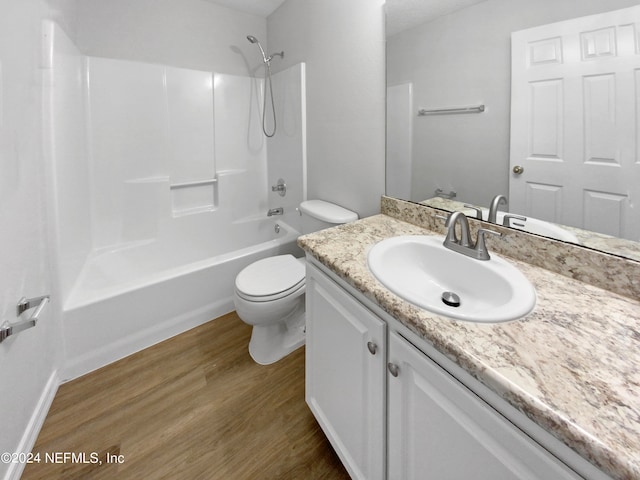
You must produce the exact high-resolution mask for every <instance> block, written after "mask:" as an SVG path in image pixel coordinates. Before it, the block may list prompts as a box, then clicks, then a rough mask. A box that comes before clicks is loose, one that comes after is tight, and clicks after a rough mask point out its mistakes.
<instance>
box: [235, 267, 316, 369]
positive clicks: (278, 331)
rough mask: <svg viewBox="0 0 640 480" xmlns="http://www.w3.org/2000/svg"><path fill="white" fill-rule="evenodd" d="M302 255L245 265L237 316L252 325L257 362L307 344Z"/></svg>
mask: <svg viewBox="0 0 640 480" xmlns="http://www.w3.org/2000/svg"><path fill="white" fill-rule="evenodd" d="M304 275H305V263H304V259H303V258H295V257H294V256H293V255H277V256H274V257H268V258H264V259H262V260H258V261H257V262H254V263H252V264H251V265H249V266H248V267H246V268H245V269H243V270H242V271H241V272H240V273H239V274H238V276H237V277H236V284H235V295H234V299H233V302H234V304H235V307H236V312H237V314H238V316H239V317H240V318H241V319H242V320H243V321H244V322H245V323H247V324H249V325H252V326H253V330H252V332H251V340H250V342H249V354H250V355H251V358H253V359H254V360H255V362H256V363H259V364H261V365H268V364H270V363H274V362H276V361H278V360H280V359H281V358H283V357H285V356H286V355H288V354H289V353H291V352H293V351H294V350H295V349H297V348H298V347H301V346H302V345H304V290H305V283H304Z"/></svg>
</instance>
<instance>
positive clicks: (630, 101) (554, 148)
mask: <svg viewBox="0 0 640 480" xmlns="http://www.w3.org/2000/svg"><path fill="white" fill-rule="evenodd" d="M639 26H640V6H638V7H632V8H627V9H623V10H617V11H614V12H608V13H604V14H600V15H593V16H589V17H582V18H578V19H574V20H568V21H565V22H559V23H555V24H551V25H544V26H541V27H536V28H531V29H528V30H523V31H520V32H515V33H513V34H512V89H511V92H512V99H511V100H512V107H511V108H512V111H511V122H512V123H511V133H512V134H511V165H510V167H511V169H513V167H514V166H516V165H519V166H522V167H524V172H523V173H522V174H520V175H518V174H515V173H511V176H510V181H509V195H510V204H511V211H513V212H514V213H519V214H522V215H529V216H533V217H537V218H541V219H543V220H548V221H552V222H556V223H561V224H565V225H571V226H575V227H579V228H584V229H587V230H594V231H598V232H601V233H606V234H610V235H614V236H619V237H623V238H628V239H631V240H640V222H637V221H635V222H634V221H633V217H634V212H635V211H637V209H638V208H640V205H637V204H638V202H639V201H640V198H639V197H640V157H639V153H638V150H639V149H638V138H639V137H640V134H639V133H640V127H639V125H638V118H637V117H638V112H639V111H640V99H639V98H638V94H637V92H638V91H640V90H639V88H640V83H639V82H640V80H639V78H640V77H639V75H638V72H639V71H640V49H639V48H638V45H639V43H638V32H639V31H640V28H638V27H639ZM635 216H636V217H637V213H636V214H635ZM634 223H635V224H634Z"/></svg>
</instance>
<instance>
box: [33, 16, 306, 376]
mask: <svg viewBox="0 0 640 480" xmlns="http://www.w3.org/2000/svg"><path fill="white" fill-rule="evenodd" d="M46 25H47V31H48V32H50V34H49V35H47V38H46V40H47V41H49V42H50V44H49V46H50V48H48V51H50V52H51V55H50V58H49V61H48V62H49V63H50V66H51V81H49V82H46V84H45V89H44V95H45V98H46V102H45V105H46V118H47V124H46V134H47V139H48V144H49V145H48V146H49V148H48V150H49V151H50V152H51V154H50V155H51V174H50V178H52V185H53V189H52V190H53V191H52V196H53V199H52V204H53V205H55V206H56V211H55V215H54V217H55V221H54V225H55V227H54V231H55V238H56V246H57V253H56V259H55V260H56V270H57V272H56V273H57V275H58V277H59V278H60V285H61V294H60V297H61V298H62V302H63V312H62V318H63V333H64V340H65V348H66V368H65V369H64V372H63V374H62V375H61V376H62V377H63V378H64V379H69V378H74V377H76V376H78V375H81V374H84V373H86V372H88V371H91V370H93V369H95V368H99V367H101V366H103V365H105V364H106V363H109V362H112V361H114V360H116V359H118V358H121V357H123V356H126V355H128V354H130V353H133V352H134V351H137V350H139V349H141V348H145V347H147V346H149V345H151V344H153V343H156V342H158V341H161V340H163V339H165V338H168V337H169V336H172V335H175V334H177V333H180V332H182V331H184V330H186V329H188V328H191V327H193V326H195V325H198V324H200V323H202V322H205V321H208V320H210V319H212V318H215V317H216V316H219V315H222V314H224V313H227V312H229V311H231V310H232V309H233V302H232V297H233V279H234V278H235V276H236V274H237V273H238V272H239V271H240V270H241V269H242V268H243V267H245V266H246V265H248V264H249V263H251V262H253V261H255V260H258V259H259V258H262V257H263V256H269V255H277V254H283V253H292V254H296V255H297V256H300V255H301V252H300V250H299V249H298V248H297V247H296V245H295V239H296V237H297V235H298V233H297V231H298V230H299V226H298V225H297V224H298V223H299V219H298V215H297V213H296V212H295V208H293V207H292V206H291V205H293V204H295V205H297V204H299V203H300V201H302V195H303V194H304V191H305V182H304V176H303V175H304V174H305V171H304V159H305V155H304V151H305V149H304V145H305V142H304V121H303V119H304V103H303V99H304V87H303V85H302V84H300V82H303V81H304V66H303V65H296V66H294V67H291V68H290V69H288V70H286V71H284V72H281V73H279V74H277V75H274V87H275V88H276V91H274V93H275V94H276V95H279V94H281V95H282V97H278V96H277V97H276V98H279V105H277V108H278V109H279V115H281V117H282V119H279V121H280V123H281V125H282V126H283V128H282V130H281V132H282V135H281V136H279V137H278V140H277V143H274V144H273V145H271V144H269V145H268V144H267V141H266V139H265V137H264V136H263V135H262V133H261V129H260V118H261V116H260V108H261V104H262V102H261V97H260V95H261V91H262V90H261V82H262V80H261V79H255V78H252V77H250V76H239V75H229V74H221V73H213V72H206V71H200V70H191V69H184V68H175V67H170V66H164V65H155V64H148V63H140V62H132V61H124V60H117V59H107V58H98V57H86V56H83V55H81V54H80V53H79V51H78V50H77V48H75V46H74V45H73V42H71V40H69V38H68V37H67V36H66V35H65V34H64V32H63V31H62V30H61V29H60V28H59V27H57V26H56V25H55V24H54V23H51V22H47V24H46ZM276 92H278V93H276ZM84 124H86V131H83V127H82V126H83V125H84ZM267 150H269V156H273V158H277V159H278V160H277V161H276V162H270V161H269V156H268V155H267ZM87 158H88V161H87ZM76 167H77V168H76ZM272 176H273V177H275V179H276V180H277V178H279V177H283V178H286V181H287V185H288V186H289V190H288V192H287V196H286V197H284V198H283V197H280V196H278V195H277V194H275V193H272V192H271V188H270V185H271V183H275V180H274V181H272V179H271V178H270V177H272ZM273 197H277V199H276V198H273ZM278 199H280V200H284V201H286V203H278V205H276V204H275V203H277V202H278ZM272 204H273V207H281V206H283V207H285V213H286V215H285V217H271V218H267V216H266V213H267V210H268V209H269V208H271V206H272ZM289 221H291V224H292V225H291V226H289V225H288V222H289ZM276 223H279V224H280V231H279V233H276V232H275V225H276Z"/></svg>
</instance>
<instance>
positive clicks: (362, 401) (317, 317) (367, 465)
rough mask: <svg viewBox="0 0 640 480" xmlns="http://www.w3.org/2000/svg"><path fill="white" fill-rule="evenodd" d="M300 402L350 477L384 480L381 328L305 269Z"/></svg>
mask: <svg viewBox="0 0 640 480" xmlns="http://www.w3.org/2000/svg"><path fill="white" fill-rule="evenodd" d="M306 302H307V304H306V309H307V319H306V353H305V355H306V361H305V363H306V366H305V368H306V371H305V374H306V375H305V378H306V380H305V382H306V385H305V397H306V401H307V404H308V405H309V407H310V408H311V411H312V412H313V414H314V416H315V417H316V419H317V420H318V423H319V424H320V426H321V427H322V429H323V431H324V433H325V434H326V436H327V437H328V438H329V441H330V442H331V444H332V445H333V448H334V449H335V451H336V452H337V454H338V456H339V457H340V459H341V460H342V463H343V464H344V465H345V467H346V468H347V470H348V471H349V474H350V475H351V478H353V479H362V480H382V479H384V478H385V463H384V461H385V443H384V432H385V373H384V372H385V365H386V357H385V353H386V348H385V341H386V324H385V322H383V321H382V320H381V319H380V318H378V317H377V316H375V315H374V314H373V313H371V312H370V311H369V310H368V309H366V308H365V307H363V306H362V305H361V304H360V303H359V302H357V301H356V300H355V299H354V298H353V297H351V296H350V295H348V294H347V293H346V292H345V291H344V290H342V289H340V288H339V287H337V286H336V285H335V284H334V283H333V281H331V280H330V279H329V278H328V277H326V276H325V275H324V274H323V273H321V272H320V271H319V270H317V269H316V268H315V267H312V266H309V265H307V280H306Z"/></svg>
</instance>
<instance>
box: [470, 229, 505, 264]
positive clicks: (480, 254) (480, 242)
mask: <svg viewBox="0 0 640 480" xmlns="http://www.w3.org/2000/svg"><path fill="white" fill-rule="evenodd" d="M486 233H488V234H490V235H496V236H498V237H501V236H502V234H501V233H500V232H496V231H494V230H488V229H486V228H480V229H478V238H477V240H476V245H475V247H474V248H473V249H474V250H475V252H476V253H475V257H476V258H477V259H478V260H489V259H490V258H491V256H490V255H489V250H487V245H486V243H485V237H484V236H485V234H486Z"/></svg>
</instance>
